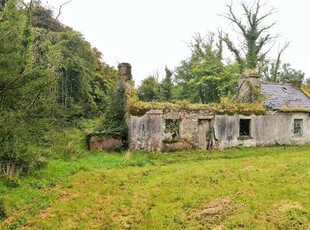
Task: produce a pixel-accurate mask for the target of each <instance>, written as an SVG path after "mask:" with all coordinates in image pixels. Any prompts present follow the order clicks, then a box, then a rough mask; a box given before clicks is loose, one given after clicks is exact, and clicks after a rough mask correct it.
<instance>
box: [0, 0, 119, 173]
mask: <svg viewBox="0 0 310 230" xmlns="http://www.w3.org/2000/svg"><path fill="white" fill-rule="evenodd" d="M0 18H1V20H0V34H1V36H0V149H1V152H0V172H1V174H5V175H6V176H7V177H8V178H9V179H13V177H14V175H17V174H19V173H24V172H30V171H31V170H32V169H34V168H37V167H39V166H41V165H44V164H46V157H47V155H48V150H47V148H46V147H47V146H49V145H50V144H51V143H50V140H49V138H48V137H46V135H44V134H45V133H46V132H47V131H50V130H52V129H56V127H58V126H61V127H66V126H68V125H70V124H74V122H75V120H76V119H77V118H95V117H97V116H99V115H100V114H102V113H103V112H104V111H105V108H106V106H107V103H108V101H109V97H110V96H109V95H110V91H111V89H112V88H113V86H114V85H115V83H116V71H115V70H114V69H113V68H111V67H109V66H108V65H107V64H105V63H104V62H103V61H102V60H101V54H100V52H99V51H98V50H96V49H94V48H92V47H91V45H90V44H89V43H88V42H87V41H85V39H84V38H83V36H82V35H81V34H79V33H77V32H75V31H74V30H73V29H71V28H68V27H65V26H63V25H62V24H61V23H59V22H58V20H57V19H55V18H53V15H52V11H51V10H49V9H46V8H44V7H43V6H42V5H40V4H39V2H36V3H33V2H31V3H29V4H27V5H26V4H24V3H23V2H22V1H20V0H9V1H6V3H5V4H3V5H2V6H1V8H0Z"/></svg>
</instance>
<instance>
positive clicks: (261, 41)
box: [222, 0, 275, 70]
mask: <svg viewBox="0 0 310 230" xmlns="http://www.w3.org/2000/svg"><path fill="white" fill-rule="evenodd" d="M240 5H241V7H242V10H243V13H244V14H238V15H237V14H236V12H235V11H234V9H233V5H232V3H231V4H229V5H227V8H228V13H227V14H223V15H222V16H224V17H225V18H226V19H228V20H229V21H230V22H231V23H232V24H233V25H234V26H236V30H237V32H238V33H239V34H240V35H241V36H240V37H239V39H238V40H239V41H240V43H239V44H238V45H237V44H236V43H234V42H233V41H232V40H231V39H230V37H229V36H228V34H226V35H225V36H223V37H222V40H223V41H224V42H225V43H226V45H227V47H228V49H229V50H230V51H231V52H232V53H233V54H234V56H235V58H236V60H237V62H238V63H239V65H240V69H241V70H243V69H244V68H250V69H256V67H257V64H258V62H259V61H263V60H264V59H265V56H266V54H267V53H268V51H269V49H270V47H269V48H267V49H265V50H264V48H265V47H266V46H267V45H268V44H270V42H271V41H272V40H273V39H274V38H275V37H274V36H272V35H271V34H270V33H269V30H270V29H271V28H272V27H273V26H274V25H275V22H273V23H269V24H264V23H265V21H266V19H267V18H268V17H269V16H270V15H272V14H273V13H274V12H275V10H274V8H271V9H270V10H269V11H267V13H262V12H264V10H263V7H264V6H265V4H262V3H261V2H260V0H255V1H253V2H247V1H243V2H241V4H240ZM239 15H244V18H240V17H239Z"/></svg>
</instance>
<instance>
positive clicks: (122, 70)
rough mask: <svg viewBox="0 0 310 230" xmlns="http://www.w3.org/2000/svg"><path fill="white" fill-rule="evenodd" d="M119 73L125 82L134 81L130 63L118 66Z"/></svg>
mask: <svg viewBox="0 0 310 230" xmlns="http://www.w3.org/2000/svg"><path fill="white" fill-rule="evenodd" d="M118 73H119V76H120V77H121V78H122V79H123V80H125V82H128V81H131V80H132V75H131V65H130V64H129V63H120V64H119V65H118Z"/></svg>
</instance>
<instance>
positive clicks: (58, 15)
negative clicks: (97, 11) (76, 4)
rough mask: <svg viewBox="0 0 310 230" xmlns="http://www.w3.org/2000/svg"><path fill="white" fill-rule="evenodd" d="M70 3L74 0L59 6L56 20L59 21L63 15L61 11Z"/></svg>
mask: <svg viewBox="0 0 310 230" xmlns="http://www.w3.org/2000/svg"><path fill="white" fill-rule="evenodd" d="M70 2H72V0H69V1H66V2H65V3H63V4H61V5H60V6H59V9H58V14H57V16H56V19H57V20H58V18H59V17H60V15H61V10H62V8H63V7H64V6H65V5H67V4H69V3H70Z"/></svg>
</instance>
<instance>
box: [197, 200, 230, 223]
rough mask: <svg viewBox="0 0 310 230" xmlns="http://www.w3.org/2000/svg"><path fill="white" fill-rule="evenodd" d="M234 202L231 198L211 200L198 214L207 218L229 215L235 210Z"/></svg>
mask: <svg viewBox="0 0 310 230" xmlns="http://www.w3.org/2000/svg"><path fill="white" fill-rule="evenodd" d="M234 206H235V205H234V203H233V202H232V201H231V200H230V199H220V200H214V201H211V202H210V203H209V204H207V206H206V207H205V208H204V209H203V210H201V211H197V213H196V215H198V216H200V217H203V218H207V219H213V218H215V219H218V218H220V217H221V216H222V215H227V214H230V213H232V212H233V211H234V210H235V207H234Z"/></svg>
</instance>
